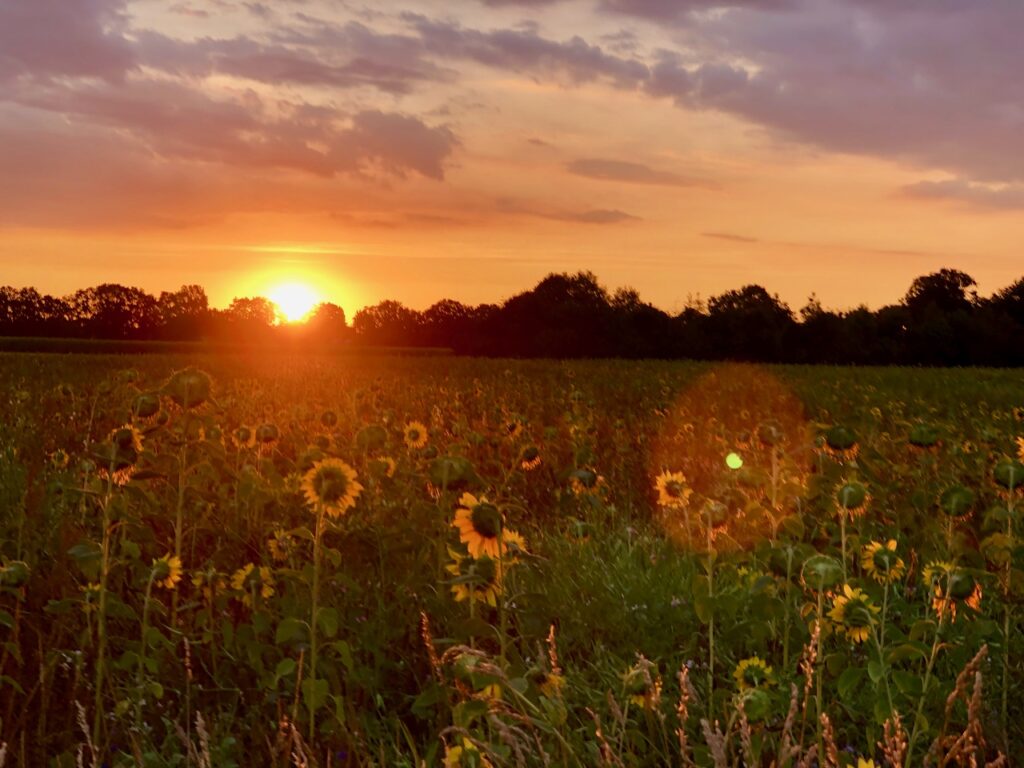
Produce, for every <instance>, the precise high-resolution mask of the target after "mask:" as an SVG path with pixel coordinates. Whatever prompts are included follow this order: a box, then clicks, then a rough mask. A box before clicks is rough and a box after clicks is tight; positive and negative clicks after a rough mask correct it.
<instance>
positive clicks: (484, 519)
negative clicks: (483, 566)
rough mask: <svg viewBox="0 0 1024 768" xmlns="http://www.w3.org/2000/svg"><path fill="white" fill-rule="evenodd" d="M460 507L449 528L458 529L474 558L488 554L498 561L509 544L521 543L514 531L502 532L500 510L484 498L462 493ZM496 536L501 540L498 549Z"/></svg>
mask: <svg viewBox="0 0 1024 768" xmlns="http://www.w3.org/2000/svg"><path fill="white" fill-rule="evenodd" d="M459 504H460V505H461V506H460V507H459V508H458V509H457V510H456V511H455V520H454V522H453V523H452V525H454V526H455V527H456V528H458V529H459V539H460V540H461V541H462V543H463V544H465V545H466V547H467V548H468V549H469V554H471V555H472V556H473V557H483V556H484V555H488V556H490V557H493V558H498V557H499V556H500V555H501V554H504V551H503V550H505V548H506V547H507V544H508V542H513V543H515V542H517V541H521V538H518V534H516V533H515V531H505V532H504V533H503V532H502V527H503V525H504V521H503V520H502V515H501V511H500V510H499V509H498V508H497V507H496V506H494V504H491V503H490V502H489V501H487V499H486V497H484V496H481V497H480V498H479V499H478V498H477V497H476V496H474V495H473V494H471V493H464V494H462V498H461V499H459ZM499 536H501V537H502V538H503V539H504V542H503V544H502V545H501V546H499V544H498V538H499Z"/></svg>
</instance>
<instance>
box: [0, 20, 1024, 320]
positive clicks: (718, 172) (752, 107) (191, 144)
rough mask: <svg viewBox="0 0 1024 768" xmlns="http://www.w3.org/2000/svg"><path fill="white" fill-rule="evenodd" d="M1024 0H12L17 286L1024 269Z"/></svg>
mask: <svg viewBox="0 0 1024 768" xmlns="http://www.w3.org/2000/svg"><path fill="white" fill-rule="evenodd" d="M1021 30H1024V3H1020V2H1019V0H985V1H984V2H977V0H732V2H728V3H721V2H717V1H716V0H518V2H517V0H378V2H373V3H365V4H364V3H362V2H345V1H344V0H274V1H273V2H271V1H270V0H265V1H264V2H234V1H233V0H183V1H182V2H174V0H159V1H157V0H2V1H0V284H11V285H15V286H24V285H34V286H36V287H38V288H39V289H41V290H43V291H46V292H50V293H57V294H64V293H69V292H71V291H73V290H75V289H77V288H81V287H86V286H89V285H94V284H97V283H100V282H120V283H124V284H128V285H137V286H139V287H141V288H144V289H146V290H148V291H151V292H154V293H158V292H159V291H161V290H172V289H175V288H177V287H178V286H179V285H181V284H182V283H186V282H188V283H192V282H195V283H200V284H202V285H204V286H205V287H206V288H207V291H208V292H209V294H210V297H211V300H212V301H213V303H214V304H215V305H218V306H223V305H226V304H227V303H228V302H230V300H231V299H232V298H233V297H234V296H243V295H254V294H258V293H266V292H269V291H270V290H272V288H273V287H274V286H275V285H277V284H278V283H282V282H296V281H298V282H305V283H308V284H310V285H311V286H313V287H314V288H315V289H316V290H317V291H318V292H319V294H320V295H321V296H322V297H323V298H325V299H328V300H331V301H335V302H337V303H340V304H341V305H342V306H343V307H344V308H345V309H346V310H347V311H349V313H350V314H351V313H352V312H353V311H354V310H356V309H358V308H359V307H361V306H363V305H365V304H371V303H375V302H376V301H379V300H381V299H384V298H394V299H399V300H401V301H403V302H404V303H406V304H408V305H409V306H412V307H415V308H424V307H426V306H427V305H429V304H431V303H432V302H433V301H435V300H437V299H439V298H442V297H450V298H456V299H460V300H462V301H466V302H469V303H478V302H482V301H499V300H501V299H503V298H506V297H508V296H509V295H511V294H513V293H516V292H519V291H521V290H524V289H526V288H529V287H531V286H532V285H533V284H534V283H535V282H536V281H537V280H538V279H540V278H541V277H543V276H544V275H545V274H547V273H548V272H551V271H564V270H577V269H590V270H593V271H594V272H595V273H597V275H598V276H599V277H600V279H601V280H602V281H603V282H604V283H606V284H607V285H608V286H609V287H611V288H615V287H618V286H622V285H631V286H633V287H635V288H637V289H638V290H639V291H640V294H641V296H642V297H643V298H645V299H647V300H648V301H651V302H652V303H654V304H656V305H658V306H660V307H662V308H664V309H666V310H670V311H671V310H678V309H679V308H681V307H682V306H683V305H684V304H685V302H686V300H687V297H688V295H691V294H692V295H696V294H701V295H703V296H704V297H707V296H710V295H714V294H716V293H720V292H722V291H724V290H727V289H729V288H737V287H739V286H741V285H744V284H747V283H752V282H757V283H761V284H763V285H765V286H766V287H767V288H768V289H769V290H770V291H772V292H777V293H778V294H779V295H780V296H781V297H782V298H783V299H784V300H786V301H787V302H789V303H790V304H791V305H792V306H793V308H794V309H797V308H799V307H800V306H802V305H803V304H804V303H805V300H806V298H807V296H808V294H810V293H811V292H812V291H814V292H816V293H817V294H818V296H819V297H820V298H821V300H822V301H823V302H824V303H825V304H826V305H827V306H832V307H837V308H847V307H851V306H853V305H856V304H859V303H862V302H864V303H867V304H868V305H870V306H872V307H877V306H880V305H882V304H885V303H889V302H893V301H896V300H898V299H899V298H900V297H901V296H902V295H903V294H904V293H905V291H906V289H907V286H908V285H909V283H910V281H911V280H912V279H913V278H914V277H916V276H918V275H921V274H924V273H926V272H929V271H933V270H936V269H938V268H940V267H944V266H949V267H957V268H960V269H963V270H965V271H967V272H968V273H970V274H971V275H973V276H974V277H975V278H976V279H977V280H978V282H979V288H980V291H981V292H982V293H983V294H987V293H990V292H992V291H994V290H996V289H999V288H1001V287H1003V286H1005V285H1007V284H1009V283H1011V282H1013V281H1014V280H1016V279H1017V278H1019V277H1021V276H1022V275H1024V248H1022V245H1024V242H1022V241H1024V216H1022V213H1024V79H1022V78H1021V72H1024V46H1022V45H1021V44H1020V39H1019V38H1020V33H1021Z"/></svg>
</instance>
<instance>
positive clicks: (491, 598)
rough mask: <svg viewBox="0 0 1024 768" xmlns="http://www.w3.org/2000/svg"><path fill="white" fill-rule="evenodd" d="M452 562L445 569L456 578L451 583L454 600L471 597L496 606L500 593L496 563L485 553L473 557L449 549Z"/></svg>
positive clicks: (462, 600)
mask: <svg viewBox="0 0 1024 768" xmlns="http://www.w3.org/2000/svg"><path fill="white" fill-rule="evenodd" d="M448 555H449V557H451V558H452V562H450V563H449V564H448V565H446V566H445V570H446V571H447V572H448V573H450V574H451V575H452V576H454V577H455V578H456V581H455V583H453V584H452V595H453V596H454V598H455V602H457V603H461V602H464V601H466V600H469V599H470V598H472V599H473V600H478V601H480V602H483V603H487V605H489V606H491V607H492V608H493V607H496V606H497V605H498V596H499V595H501V589H502V587H501V575H500V573H499V572H498V565H497V563H496V562H495V561H494V560H492V559H491V558H490V557H487V556H486V555H485V556H483V557H479V558H475V557H470V556H466V555H463V554H460V553H459V552H457V551H455V550H453V549H449V550H448Z"/></svg>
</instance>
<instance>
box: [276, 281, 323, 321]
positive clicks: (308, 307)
mask: <svg viewBox="0 0 1024 768" xmlns="http://www.w3.org/2000/svg"><path fill="white" fill-rule="evenodd" d="M267 298H269V299H270V300H271V301H272V302H274V304H276V305H277V308H278V309H279V310H280V311H281V314H282V315H284V319H285V320H286V321H287V322H289V323H295V322H298V321H299V320H302V319H303V318H305V317H306V316H307V315H308V314H309V313H310V312H312V311H313V307H315V306H316V305H317V304H318V303H319V302H320V297H319V296H318V295H317V293H316V291H314V290H313V289H312V288H310V287H309V286H308V285H305V284H304V283H282V284H281V285H278V286H276V287H275V288H273V289H272V290H271V291H269V293H268V294H267Z"/></svg>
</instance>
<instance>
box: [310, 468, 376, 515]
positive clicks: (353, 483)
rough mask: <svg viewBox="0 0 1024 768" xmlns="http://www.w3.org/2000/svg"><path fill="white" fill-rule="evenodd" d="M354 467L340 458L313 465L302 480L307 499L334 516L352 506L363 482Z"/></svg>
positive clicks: (361, 489) (360, 491)
mask: <svg viewBox="0 0 1024 768" xmlns="http://www.w3.org/2000/svg"><path fill="white" fill-rule="evenodd" d="M356 478H357V476H356V471H355V470H354V469H353V468H352V467H350V466H349V465H348V464H346V463H345V462H344V461H342V460H341V459H333V458H331V459H324V460H323V461H318V462H316V463H315V464H314V465H313V468H312V469H310V470H309V471H308V472H307V473H306V475H305V477H304V478H303V481H302V491H303V493H304V494H305V496H306V501H307V502H309V504H311V505H312V506H314V507H318V506H320V507H322V508H323V510H324V512H326V513H327V514H328V515H330V516H331V517H337V516H338V515H341V514H343V513H345V512H346V511H348V510H349V509H351V508H352V507H354V506H355V504H356V500H357V499H358V498H359V494H361V493H362V492H363V486H362V485H360V484H359V482H358V481H357V479H356Z"/></svg>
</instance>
